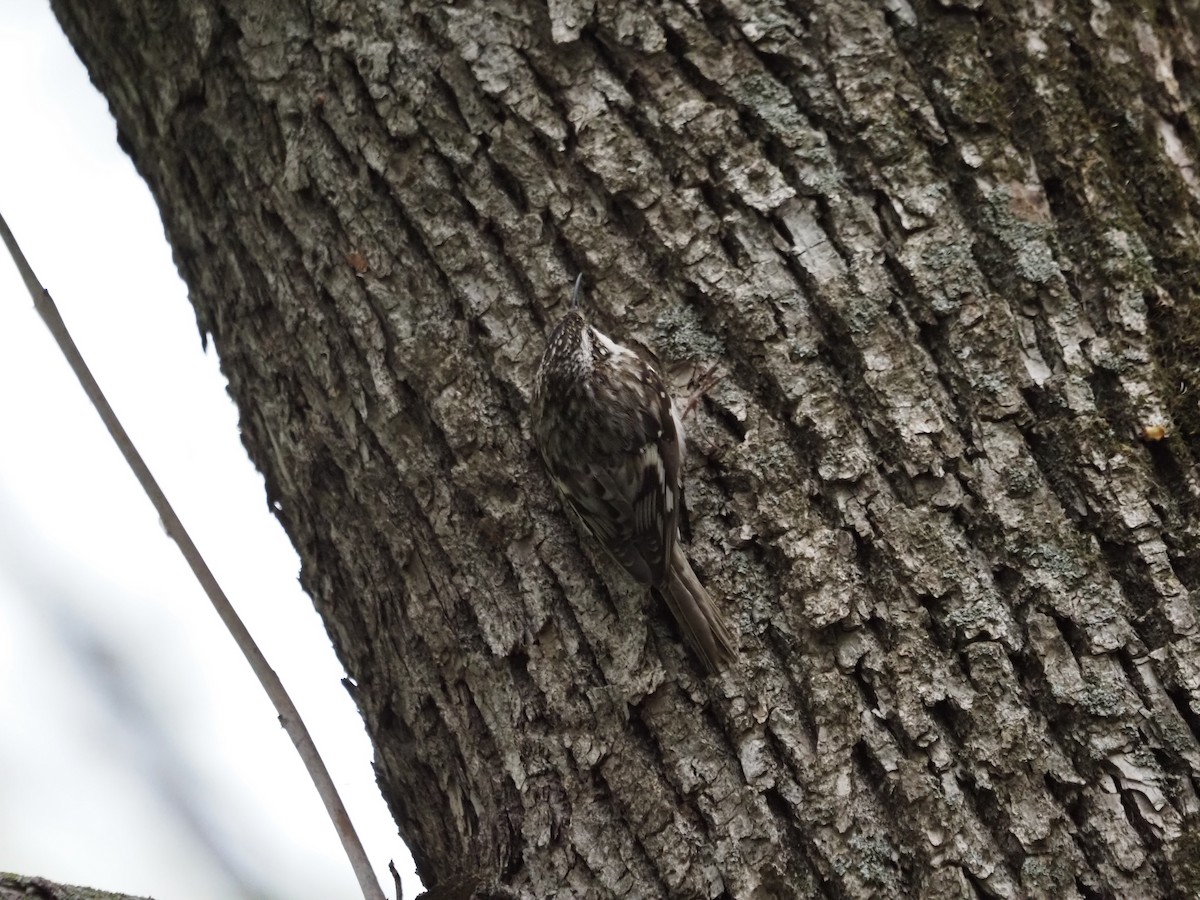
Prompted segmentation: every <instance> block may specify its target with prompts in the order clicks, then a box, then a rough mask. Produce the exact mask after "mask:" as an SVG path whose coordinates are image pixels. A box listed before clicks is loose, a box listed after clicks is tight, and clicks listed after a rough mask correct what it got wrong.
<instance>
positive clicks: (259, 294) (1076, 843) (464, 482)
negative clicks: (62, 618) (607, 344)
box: [54, 0, 1200, 898]
mask: <svg viewBox="0 0 1200 900" xmlns="http://www.w3.org/2000/svg"><path fill="white" fill-rule="evenodd" d="M54 5H55V8H56V10H57V13H58V15H59V17H60V19H61V20H62V22H63V25H64V27H65V28H66V31H67V33H68V35H69V36H70V38H71V40H72V41H73V42H74V44H75V46H76V47H77V49H78V51H79V53H80V55H81V56H82V57H83V59H84V61H85V62H86V63H87V66H88V68H89V69H90V71H91V74H92V78H93V79H94V81H95V82H96V84H97V85H98V86H99V87H100V89H101V90H102V91H103V92H104V93H105V95H106V96H107V97H108V98H109V101H110V103H111V105H112V108H113V112H114V114H115V116H116V119H117V122H118V128H119V134H120V139H121V142H122V145H123V146H124V147H125V148H126V149H127V150H128V151H129V153H130V154H131V155H132V156H133V158H134V160H135V162H136V164H137V166H138V168H139V170H140V171H141V172H142V174H143V175H144V176H145V178H146V179H147V181H148V182H149V184H150V187H151V189H152V190H153V192H154V194H155V195H156V197H157V198H158V201H159V203H160V206H161V209H162V214H163V220H164V223H165V226H166V230H167V233H168V235H169V237H170V240H171V242H172V244H173V246H174V248H175V254H176V260H177V262H178V265H179V268H180V271H181V272H182V273H183V275H184V277H185V278H186V280H187V282H188V284H189V286H190V288H191V298H192V302H193V303H194V304H195V307H196V314H197V319H198V322H199V326H200V329H201V332H202V333H203V334H205V335H211V337H212V340H213V341H214V342H215V344H216V346H217V348H218V350H219V351H220V355H221V361H222V366H223V369H224V371H225V373H226V374H227V376H228V378H229V382H230V391H231V393H232V394H233V396H234V398H235V399H236V400H237V403H238V406H239V408H240V409H241V414H242V429H243V434H244V440H245V444H246V447H247V449H248V450H249V452H250V455H251V457H252V458H253V459H254V461H255V462H256V463H257V465H258V466H259V468H260V469H261V470H262V472H263V474H264V476H265V479H266V483H267V490H268V495H269V499H270V501H271V502H272V504H273V505H274V508H275V509H276V510H277V513H278V515H279V517H280V519H281V520H282V522H283V523H284V525H285V527H286V528H287V530H288V533H289V534H290V535H291V537H292V539H293V540H294V542H295V544H296V547H297V548H298V550H299V551H300V555H301V558H302V560H303V581H304V584H305V585H306V587H307V588H308V590H309V591H310V593H311V594H312V596H313V598H314V601H315V602H316V605H317V607H318V609H319V610H320V611H321V614H322V615H323V616H324V618H325V622H326V624H327V627H328V629H329V633H330V636H331V637H332V639H333V642H334V645H335V647H336V648H337V652H338V654H339V656H340V658H341V660H342V662H343V663H344V664H345V666H346V670H347V671H348V672H349V674H350V676H351V678H352V679H353V682H354V685H355V687H354V689H353V690H354V696H355V698H356V700H357V702H358V704H359V706H360V708H361V710H362V713H363V716H364V718H365V720H366V722H367V725H368V729H369V731H370V733H371V735H372V738H373V740H374V742H375V746H376V750H377V757H376V766H377V770H378V775H379V783H380V787H381V789H382V791H383V793H384V795H385V796H386V798H387V800H388V802H389V803H390V804H391V808H392V810H393V811H394V813H395V816H396V820H397V822H398V823H399V826H400V829H401V832H402V834H403V835H404V837H405V838H406V839H407V840H408V841H409V842H410V844H411V846H412V849H413V853H414V855H415V857H416V860H417V863H418V866H419V870H420V873H421V876H422V877H423V878H424V880H425V882H426V884H427V885H429V886H431V887H433V888H440V889H442V890H443V891H445V890H447V889H448V887H449V886H450V885H458V886H459V888H461V889H462V890H463V892H464V894H465V893H466V892H469V890H470V889H474V888H476V887H478V891H479V894H480V895H481V896H486V895H489V894H490V895H496V896H510V894H508V893H505V889H506V888H508V889H512V890H513V891H515V895H516V896H521V897H531V898H536V897H552V896H579V897H607V896H615V895H619V896H631V897H708V898H711V897H720V896H729V897H737V898H742V897H754V898H769V897H791V896H810V895H811V896H830V897H867V896H886V897H899V896H921V897H935V898H942V897H964V896H968V897H969V896H987V897H1020V896H1047V895H1054V896H1057V897H1063V898H1066V897H1101V896H1105V897H1133V896H1137V897H1167V896H1181V897H1182V896H1194V895H1195V894H1196V892H1197V891H1200V841H1198V839H1197V838H1196V836H1195V833H1194V830H1193V829H1194V820H1195V817H1196V815H1197V812H1198V810H1200V802H1198V800H1197V794H1196V789H1195V782H1196V778H1197V777H1198V775H1200V746H1198V743H1197V736H1198V735H1200V658H1198V657H1197V652H1196V651H1197V614H1196V596H1197V595H1196V593H1195V591H1196V589H1197V587H1198V586H1200V567H1198V564H1197V560H1198V559H1200V536H1198V527H1200V519H1198V516H1197V497H1198V496H1200V483H1198V481H1197V469H1196V461H1195V458H1194V457H1193V452H1192V445H1193V442H1194V440H1195V438H1196V437H1197V435H1198V434H1200V417H1198V416H1197V414H1196V406H1195V397H1196V396H1197V390H1198V389H1200V384H1198V382H1197V372H1196V362H1195V355H1194V354H1195V353H1196V352H1197V348H1198V347H1200V334H1198V328H1200V318H1198V315H1197V310H1198V306H1197V303H1198V302H1200V298H1198V296H1197V291H1198V289H1200V244H1198V241H1197V233H1198V232H1197V227H1196V226H1197V222H1196V213H1197V209H1198V204H1200V181H1198V176H1197V173H1196V170H1195V166H1194V161H1195V159H1196V158H1197V156H1198V154H1200V148H1198V147H1197V137H1196V129H1197V122H1196V118H1195V115H1196V114H1195V108H1196V107H1195V103H1196V100H1197V95H1198V82H1197V72H1198V70H1197V66H1198V65H1200V28H1198V27H1197V26H1198V24H1200V10H1198V7H1197V4H1196V3H1195V2H1194V0H1165V2H1160V3H1157V4H1134V3H1123V2H1119V0H1118V2H1101V0H1094V2H1092V3H1086V2H1081V0H1072V2H1068V0H1057V2H1056V0H1042V2H1038V3H1027V4H1015V3H1014V4H982V3H979V2H978V0H962V2H957V3H956V2H934V0H912V2H911V3H910V2H909V0H889V2H886V3H884V4H881V5H876V4H872V3H864V2H855V0H849V2H847V0H815V2H813V3H812V4H807V5H803V6H801V5H789V4H784V3H780V2H775V3H772V2H766V0H764V2H761V3H744V2H739V0H726V2H719V0H684V2H671V0H664V2H662V3H659V4H654V5H647V4H642V3H638V2H635V0H622V2H613V3H609V2H604V3H591V2H580V3H573V2H570V0H551V2H550V3H549V4H548V5H546V4H540V3H536V2H527V0H463V2H459V3H455V4H450V5H446V4H441V3H434V2H429V0H415V2H411V3H403V4H400V3H385V2H372V0H338V2H333V0H326V2H312V3H309V4H303V3H298V2H295V3H288V4H278V3H274V2H267V0H241V2H235V0H230V2H216V0H200V2H195V3H189V4H182V5H183V6H186V7H187V9H186V10H183V11H181V10H178V9H175V4H171V3H159V2H152V0H109V2H105V3H95V2H92V0H87V2H84V0H55V3H54ZM999 7H1006V9H1005V10H1004V11H1000V9H999ZM1016 7H1020V8H1016ZM579 271H583V272H584V273H585V275H586V278H587V282H588V283H589V285H590V292H589V303H590V305H591V308H592V310H593V314H594V315H595V317H596V318H597V320H598V321H599V322H600V323H601V324H602V325H603V326H605V327H606V328H607V329H608V330H610V331H611V332H612V333H614V334H616V335H617V336H620V337H636V338H639V339H641V340H643V341H645V342H647V343H650V344H652V345H654V346H656V347H657V349H658V350H659V351H660V353H661V354H662V355H664V356H666V357H668V358H670V359H673V360H677V361H679V360H695V361H702V362H710V361H714V360H719V361H720V362H721V364H722V367H723V371H724V379H723V380H722V381H721V382H720V383H719V384H718V385H717V386H716V387H715V388H713V389H712V390H711V391H710V392H709V393H708V395H707V397H706V398H705V399H704V401H703V402H702V403H701V404H700V406H699V408H698V409H697V411H696V412H695V414H694V416H693V418H692V420H691V435H692V441H691V448H692V449H691V457H690V464H689V472H688V478H689V501H690V508H691V540H690V554H691V556H692V559H693V560H694V562H695V563H696V566H697V569H698V570H699V571H700V572H701V574H702V577H703V578H704V579H705V580H706V581H707V583H708V585H709V586H710V588H711V589H712V590H713V592H714V594H715V595H716V596H717V597H718V598H720V602H721V603H722V604H723V606H724V608H725V609H726V610H727V612H728V613H729V615H730V616H731V617H732V618H733V620H734V621H735V622H736V623H737V626H738V628H739V630H740V633H741V647H742V657H741V662H740V665H739V666H738V667H737V668H736V669H735V670H733V671H731V672H729V673H728V674H727V675H725V676H724V677H720V678H715V679H711V680H704V679H703V678H702V677H701V673H700V671H699V669H698V667H697V665H696V663H695V662H694V661H693V660H692V659H691V658H690V657H689V656H688V655H687V654H686V652H685V651H684V650H683V649H682V648H681V646H680V644H679V641H678V639H677V636H676V635H675V633H674V632H673V630H672V626H671V624H670V621H669V619H668V618H667V616H666V615H665V612H664V611H663V610H662V609H661V608H660V607H658V606H657V605H655V604H653V603H651V602H650V601H649V599H648V598H647V597H646V596H645V594H644V593H643V592H642V591H640V590H638V589H637V588H636V587H635V586H634V585H632V584H631V583H630V582H629V581H628V580H627V579H625V578H624V576H622V575H621V574H620V573H619V572H618V571H617V570H616V567H615V566H614V565H613V564H612V563H611V562H609V561H608V560H607V559H606V558H604V557H603V556H602V555H600V554H599V553H598V552H597V550H596V549H595V547H594V546H592V545H591V544H590V543H589V542H588V541H586V540H584V539H582V538H581V537H580V536H579V535H578V534H577V533H576V532H575V531H574V530H573V528H572V527H571V525H570V523H569V521H568V519H567V517H566V515H565V514H564V512H563V510H562V508H561V507H560V505H559V503H558V501H557V499H556V498H555V496H554V494H553V492H552V489H551V486H550V484H549V483H548V480H547V479H546V477H545V476H544V474H543V472H542V470H541V467H540V465H539V461H538V459H537V458H536V456H535V453H534V452H533V450H532V448H531V445H530V443H529V440H528V428H527V421H526V419H527V406H528V400H529V395H530V383H531V376H532V372H533V369H534V366H535V364H536V361H537V358H538V356H539V354H540V352H541V349H542V346H543V336H544V334H545V331H546V329H547V327H548V324H549V323H550V322H551V321H552V320H553V319H554V318H555V317H556V316H558V315H559V314H560V313H561V311H562V309H563V307H564V304H565V301H566V298H567V294H568V290H569V285H570V283H571V280H572V278H573V277H574V275H575V273H577V272H579Z"/></svg>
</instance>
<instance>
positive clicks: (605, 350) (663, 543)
mask: <svg viewBox="0 0 1200 900" xmlns="http://www.w3.org/2000/svg"><path fill="white" fill-rule="evenodd" d="M578 291H579V283H578V282H576V294H575V297H574V298H573V299H572V308H571V310H570V311H569V312H568V313H567V314H566V316H564V317H563V319H562V321H561V322H559V323H558V325H557V326H556V327H555V329H554V331H553V332H552V333H551V335H550V339H549V341H548V342H547V345H546V351H545V353H544V354H543V355H542V361H541V365H539V367H538V373H537V380H536V383H535V384H534V390H533V435H534V440H535V441H536V442H537V445H538V449H539V450H540V451H541V453H542V458H543V459H544V460H545V462H546V467H547V469H549V471H550V477H551V479H552V480H553V481H554V485H555V487H557V488H558V490H559V492H560V493H561V494H562V496H563V498H564V499H565V500H566V502H567V504H568V505H569V506H570V507H571V508H572V509H573V510H574V511H575V512H576V513H577V514H578V515H579V518H580V519H581V520H582V521H583V523H584V525H585V526H586V527H587V529H588V530H589V531H590V532H591V533H592V534H593V535H595V537H596V538H597V540H599V541H600V543H601V544H602V545H603V546H604V548H605V549H606V550H607V551H608V552H609V553H610V554H611V555H612V556H613V557H614V558H615V559H616V560H617V561H618V562H619V563H621V565H622V566H624V567H625V569H626V571H628V572H629V573H630V574H631V575H633V576H634V577H635V578H636V579H638V580H639V581H641V582H643V583H644V584H648V585H650V586H652V587H654V588H656V589H657V590H658V591H659V592H660V593H662V594H663V596H664V597H666V599H667V601H668V604H669V605H670V606H671V609H672V612H673V613H675V616H676V619H678V620H679V623H680V626H681V627H682V628H683V631H684V633H685V636H686V637H687V638H688V639H689V641H690V642H691V643H692V644H693V645H694V646H695V647H696V648H697V651H698V652H699V653H700V655H701V658H702V659H703V660H704V662H705V664H706V665H707V666H708V668H709V669H710V670H714V671H715V670H717V669H720V668H722V667H723V666H724V665H725V664H726V663H727V662H728V661H729V660H730V659H732V658H733V655H734V651H733V640H732V636H731V634H730V632H729V629H728V627H727V626H726V625H725V623H724V620H723V619H722V618H721V616H720V613H719V612H718V611H717V609H716V606H715V605H714V604H713V602H712V598H711V597H709V596H708V593H707V591H705V590H704V588H703V587H702V586H701V585H700V583H699V581H698V580H697V579H696V576H695V574H694V573H693V572H692V569H691V566H690V565H689V564H688V562H687V557H686V556H685V555H684V554H683V551H682V549H681V548H680V547H679V546H678V521H679V508H680V503H681V497H682V491H683V481H682V477H683V456H684V437H683V426H682V423H681V422H680V419H679V416H678V414H677V413H676V410H675V406H674V404H673V403H672V401H671V397H670V395H669V393H668V392H667V388H666V385H665V384H664V382H663V379H662V375H661V373H660V371H659V365H658V360H656V359H655V358H654V357H653V355H652V354H650V353H648V352H638V351H635V350H632V349H630V348H628V347H623V346H621V345H620V344H618V343H616V342H614V341H613V340H611V339H610V338H608V337H607V336H606V335H604V334H603V333H602V332H600V331H599V330H597V329H596V328H594V327H593V326H592V325H590V324H588V323H587V321H586V320H585V319H584V317H583V315H582V314H581V313H580V312H579V310H578V309H577V308H575V307H576V301H577V298H578Z"/></svg>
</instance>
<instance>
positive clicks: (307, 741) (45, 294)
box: [0, 216, 384, 900]
mask: <svg viewBox="0 0 1200 900" xmlns="http://www.w3.org/2000/svg"><path fill="white" fill-rule="evenodd" d="M0 236H3V238H4V244H5V246H7V247H8V252H9V253H10V254H11V255H12V258H13V261H14V262H15V263H16V264H17V269H18V271H20V273H21V278H22V279H23V280H24V282H25V287H26V288H27V289H28V290H29V295H30V296H31V297H32V298H33V305H34V307H35V308H36V309H37V311H38V313H39V314H40V315H41V317H42V320H43V321H44V322H45V323H46V327H47V328H49V329H50V334H51V335H53V336H54V340H55V342H56V343H57V344H58V348H59V350H61V351H62V354H63V356H65V357H66V359H67V363H68V364H69V365H70V366H71V370H72V371H73V372H74V373H75V377H77V378H78V379H79V383H80V384H81V385H82V386H83V390H84V393H86V394H87V396H88V399H89V400H91V401H92V406H93V407H95V409H96V412H98V413H99V414H100V418H101V419H102V420H103V421H104V425H105V427H106V428H107V429H108V433H109V434H110V435H112V439H113V440H114V441H115V442H116V444H117V447H118V449H120V451H121V455H122V456H124V457H125V462H126V463H128V464H129V468H130V469H132V470H133V474H134V475H135V476H136V477H137V480H138V483H139V484H141V486H142V490H144V491H145V492H146V496H147V497H149V498H150V502H151V503H153V504H154V508H155V510H157V512H158V515H159V517H160V518H161V519H162V522H163V527H164V528H165V529H166V531H167V534H168V535H170V537H171V539H172V540H174V541H175V543H176V544H177V545H178V546H179V549H180V551H181V552H182V553H183V557H184V559H186V560H187V563H188V565H189V566H191V569H192V573H193V574H194V575H195V576H196V580H197V581H199V582H200V586H201V587H203V588H204V593H206V594H207V595H208V599H209V600H210V601H212V605H213V607H214V608H215V609H216V611H217V615H219V616H220V617H221V621H223V622H224V623H225V627H226V628H228V629H229V633H230V634H231V635H232V636H233V639H234V640H235V641H236V642H237V645H238V647H239V648H241V651H242V653H243V654H244V655H245V657H246V661H247V662H249V663H250V668H251V669H253V670H254V674H255V675H257V676H258V680H259V682H260V683H261V684H262V686H263V690H265V691H266V692H267V696H268V697H270V698H271V702H272V703H273V704H275V710H276V712H278V713H279V722H280V724H282V725H283V728H284V730H285V731H286V732H287V733H288V737H290V738H291V739H292V743H293V744H294V745H295V746H296V752H298V753H299V754H300V758H301V759H302V760H303V761H304V765H305V767H306V768H307V769H308V774H309V777H310V778H312V781H313V784H314V785H315V786H316V789H317V793H318V794H320V796H321V800H322V801H323V802H324V804H325V810H326V812H328V813H329V817H330V819H332V820H333V827H334V828H335V829H336V830H337V833H338V836H339V837H340V838H341V840H342V846H343V848H344V849H345V851H346V855H347V856H348V857H349V859H350V865H351V866H352V867H353V869H354V874H355V875H356V876H357V878H358V883H359V887H360V888H361V889H362V892H363V897H364V898H366V900H384V894H383V890H382V888H380V886H379V882H378V880H377V879H376V878H375V873H374V871H373V870H372V869H371V864H370V862H369V860H368V859H367V855H366V851H365V850H364V849H363V846H362V843H361V841H359V839H358V834H357V833H356V832H355V830H354V826H353V825H352V824H351V822H350V817H349V815H348V814H347V812H346V807H345V806H344V805H343V803H342V799H341V797H340V796H339V795H338V792H337V788H336V787H334V784H333V780H332V779H331V778H330V777H329V770H328V769H326V768H325V763H324V762H323V761H322V759H321V756H320V754H319V753H318V752H317V748H316V745H315V744H314V743H313V740H312V736H311V735H310V734H309V733H308V729H307V728H306V727H305V725H304V722H303V720H302V719H301V718H300V713H299V712H298V711H297V709H296V706H295V704H294V703H292V699H291V697H289V696H288V693H287V691H286V690H285V689H284V686H283V682H282V681H280V680H279V676H278V675H277V674H276V673H275V670H274V669H272V668H271V666H270V665H269V664H268V662H267V659H266V657H265V656H263V653H262V651H261V650H259V648H258V645H257V644H256V643H255V642H254V638H253V637H251V636H250V632H249V631H248V630H247V628H246V626H245V624H244V623H243V622H242V620H241V618H240V617H239V616H238V614H237V612H236V611H235V610H234V608H233V605H232V604H231V603H230V602H229V598H227V597H226V596H225V592H224V591H222V590H221V586H220V585H219V584H217V579H216V578H215V577H214V575H213V573H212V572H211V571H210V570H209V568H208V564H207V563H206V562H205V561H204V557H202V556H201V555H200V551H199V550H198V549H197V548H196V545H195V544H194V543H193V542H192V539H191V537H190V536H189V535H188V533H187V530H186V529H185V528H184V527H183V523H182V522H181V521H180V520H179V517H178V516H177V515H176V514H175V510H174V509H172V508H171V504H170V503H169V502H168V501H167V497H166V495H165V494H164V493H163V492H162V488H160V487H159V486H158V482H157V481H155V480H154V476H153V475H152V474H150V469H149V467H148V466H147V465H146V463H145V461H144V460H143V459H142V457H141V454H139V453H138V451H137V448H135V447H134V446H133V441H132V440H130V438H129V435H128V434H127V433H126V432H125V429H124V427H123V426H122V425H121V422H120V420H118V419H117V415H116V413H115V412H113V408H112V407H111V406H110V405H109V403H108V400H107V399H105V397H104V393H103V392H102V391H101V390H100V385H98V384H97V383H96V379H95V378H93V377H92V373H91V371H89V369H88V367H87V363H85V362H84V360H83V356H82V354H80V352H79V348H78V347H76V346H75V341H74V340H72V339H71V335H70V332H68V331H67V326H66V324H65V323H64V322H63V320H62V316H60V315H59V312H58V307H56V306H55V305H54V301H53V300H52V299H51V297H50V292H49V291H47V290H46V289H45V288H43V287H42V285H41V282H39V281H38V279H37V276H36V275H35V274H34V272H33V269H32V268H31V267H30V265H29V262H28V261H27V260H26V259H25V254H23V253H22V252H21V248H20V247H19V246H18V245H17V241H16V238H14V237H13V234H12V232H11V231H10V230H9V228H8V223H6V222H5V221H4V217H3V216H0Z"/></svg>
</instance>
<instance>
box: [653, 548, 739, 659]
mask: <svg viewBox="0 0 1200 900" xmlns="http://www.w3.org/2000/svg"><path fill="white" fill-rule="evenodd" d="M662 593H663V599H665V600H666V601H667V605H668V606H669V607H670V608H671V614H672V615H673V616H675V621H677V622H678V623H679V628H680V630H681V631H682V632H683V636H684V638H685V639H686V640H687V642H688V644H690V645H691V647H692V649H693V650H694V651H695V652H696V655H697V656H699V657H700V660H701V662H703V663H704V667H705V668H706V669H708V671H709V672H719V671H721V670H722V669H724V668H725V667H726V666H727V665H728V664H729V663H731V662H732V661H733V660H734V659H736V658H737V650H736V649H734V641H733V632H732V631H730V630H729V626H728V625H727V624H725V619H724V617H723V616H722V615H721V611H720V610H719V609H717V605H716V603H714V602H713V598H712V597H711V596H709V593H708V591H706V590H705V589H704V585H702V584H701V583H700V579H699V578H697V577H696V573H695V572H693V571H692V565H691V563H689V562H688V559H687V556H686V555H685V554H684V552H683V548H682V547H680V546H679V541H675V545H674V547H673V548H672V550H671V576H670V578H669V580H668V583H667V590H666V591H663V592H662Z"/></svg>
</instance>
